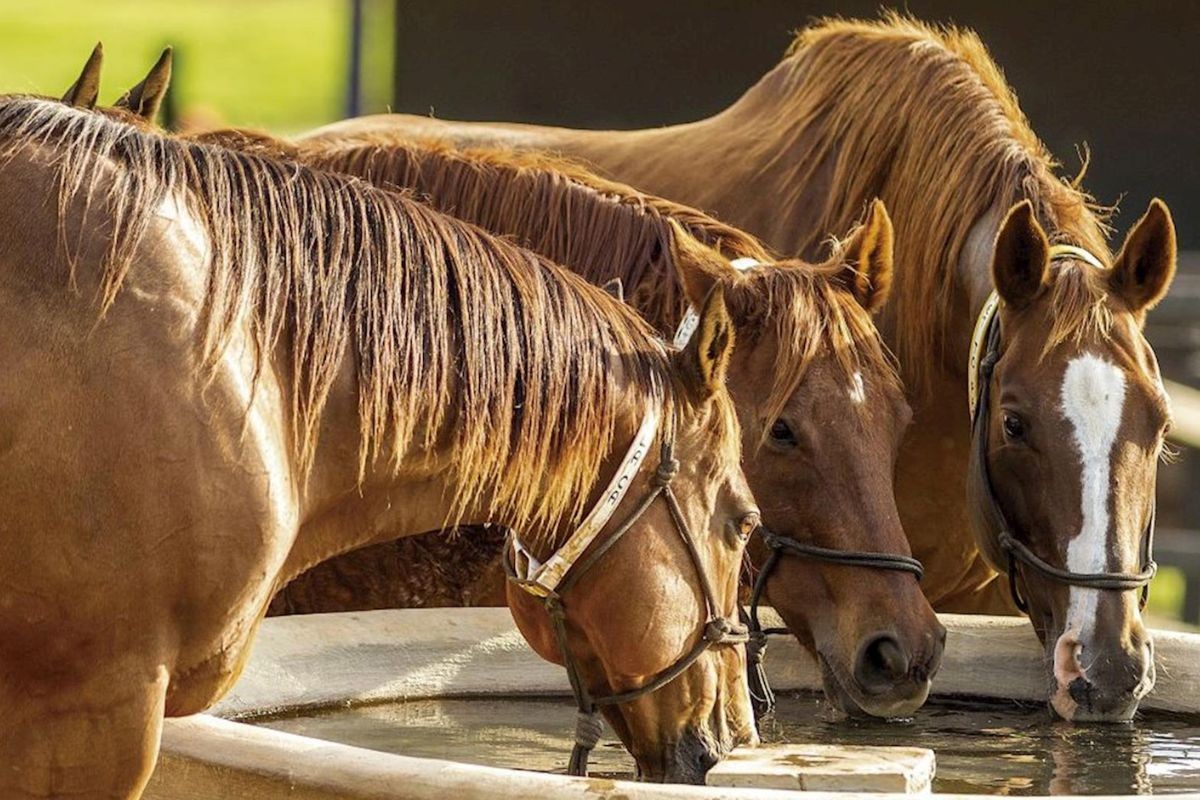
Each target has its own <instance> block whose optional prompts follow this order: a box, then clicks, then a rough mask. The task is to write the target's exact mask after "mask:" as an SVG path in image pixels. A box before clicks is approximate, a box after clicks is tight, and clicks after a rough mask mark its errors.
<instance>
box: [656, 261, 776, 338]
mask: <svg viewBox="0 0 1200 800" xmlns="http://www.w3.org/2000/svg"><path fill="white" fill-rule="evenodd" d="M729 263H730V264H731V265H732V266H733V268H734V269H736V270H737V271H738V272H746V271H747V270H751V269H754V268H755V267H760V266H762V263H761V262H760V261H758V260H757V259H754V258H735V259H734V260H733V261H730V262H729ZM699 324H700V314H699V313H697V311H696V309H694V308H692V307H691V306H688V310H687V312H686V313H684V315H683V319H681V320H679V327H678V328H676V329H675V338H674V339H672V340H671V343H672V344H674V345H675V348H676V349H679V348H682V347H684V346H685V345H686V344H687V343H688V342H690V341H691V340H692V334H693V333H695V332H696V327H697V326H698V325H699Z"/></svg>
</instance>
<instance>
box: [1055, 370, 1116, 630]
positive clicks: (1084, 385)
mask: <svg viewBox="0 0 1200 800" xmlns="http://www.w3.org/2000/svg"><path fill="white" fill-rule="evenodd" d="M1124 409H1125V376H1124V374H1122V372H1121V370H1120V369H1119V368H1117V366H1116V365H1114V364H1112V363H1110V362H1108V361H1105V360H1104V359H1102V358H1100V357H1098V356H1095V355H1091V354H1088V355H1083V356H1080V357H1078V358H1075V359H1072V360H1071V362H1070V363H1069V364H1067V371H1066V373H1065V374H1064V375H1063V382H1062V412H1063V415H1064V416H1065V417H1066V418H1067V421H1068V422H1070V423H1071V427H1072V428H1073V429H1074V434H1075V436H1074V439H1075V447H1076V448H1077V449H1078V451H1079V460H1080V466H1081V468H1082V473H1081V475H1080V484H1081V488H1082V491H1081V497H1080V508H1081V512H1082V520H1083V522H1082V524H1081V526H1080V530H1079V534H1078V535H1077V536H1075V538H1073V539H1072V540H1071V541H1070V543H1069V544H1068V545H1067V569H1069V570H1071V571H1072V572H1104V571H1106V570H1107V568H1108V558H1107V555H1108V549H1109V548H1108V528H1109V512H1108V506H1109V495H1110V494H1111V491H1112V480H1111V477H1112V475H1111V473H1112V449H1113V444H1114V443H1115V442H1116V440H1117V431H1118V430H1120V428H1121V416H1122V414H1123V412H1124ZM1099 599H1100V590H1099V589H1085V588H1082V587H1079V586H1072V587H1071V588H1070V599H1069V602H1068V606H1067V620H1066V625H1065V630H1067V631H1070V630H1071V629H1072V628H1073V629H1074V633H1075V635H1076V637H1079V638H1080V639H1083V638H1086V637H1087V635H1088V634H1089V633H1090V631H1091V627H1092V624H1093V623H1094V622H1095V618H1096V606H1097V604H1098V602H1099Z"/></svg>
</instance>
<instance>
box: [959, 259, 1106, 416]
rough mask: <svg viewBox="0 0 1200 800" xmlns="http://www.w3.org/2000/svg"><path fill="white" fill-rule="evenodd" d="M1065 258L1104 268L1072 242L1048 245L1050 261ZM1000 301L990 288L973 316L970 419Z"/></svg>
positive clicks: (968, 359)
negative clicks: (986, 347) (980, 367)
mask: <svg viewBox="0 0 1200 800" xmlns="http://www.w3.org/2000/svg"><path fill="white" fill-rule="evenodd" d="M1067 258H1077V259H1079V260H1080V261H1082V262H1084V263H1085V264H1088V265H1090V266H1093V267H1095V268H1096V269H1106V267H1105V266H1104V264H1103V263H1102V262H1101V261H1100V259H1098V258H1096V257H1095V256H1094V255H1092V254H1091V253H1090V252H1088V251H1087V250H1084V249H1083V248H1082V247H1076V246H1075V245H1073V244H1055V245H1051V246H1050V253H1049V260H1050V261H1052V262H1053V261H1061V260H1063V259H1067ZM1000 303H1001V300H1000V295H998V294H997V293H996V291H995V290H992V293H991V294H989V295H988V298H987V300H985V301H984V302H983V308H981V309H980V310H979V316H977V317H976V318H975V329H974V330H973V331H972V332H971V350H970V355H969V356H968V357H967V411H968V412H969V414H970V418H971V419H975V406H976V404H977V403H978V402H979V362H980V359H982V358H983V350H984V345H986V344H987V338H988V331H989V330H990V329H991V327H992V320H993V319H995V317H996V312H997V311H999V310H1000Z"/></svg>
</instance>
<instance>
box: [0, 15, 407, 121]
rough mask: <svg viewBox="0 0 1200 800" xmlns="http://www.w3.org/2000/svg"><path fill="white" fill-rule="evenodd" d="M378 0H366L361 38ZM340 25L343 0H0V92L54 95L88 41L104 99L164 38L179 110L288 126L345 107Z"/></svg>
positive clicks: (377, 93) (377, 85) (345, 46)
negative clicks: (101, 54) (100, 55)
mask: <svg viewBox="0 0 1200 800" xmlns="http://www.w3.org/2000/svg"><path fill="white" fill-rule="evenodd" d="M389 6H390V3H387V2H373V3H370V4H369V17H368V19H369V20H370V22H371V24H372V27H371V30H369V31H368V36H367V39H368V42H369V43H370V44H372V45H378V43H379V41H380V39H381V38H383V39H384V41H386V40H387V39H388V37H387V36H386V33H387V31H386V29H387V28H389V27H390V21H389V20H390V14H388V13H386V9H387V7H389ZM349 25H350V3H349V0H159V1H157V2H154V1H152V0H49V2H43V3H30V2H16V1H14V0H0V92H2V93H12V92H36V93H39V94H50V95H55V96H57V95H61V94H62V92H63V91H64V90H65V89H66V88H67V86H68V85H70V83H71V82H72V81H73V80H74V79H75V76H76V75H77V74H78V72H79V69H80V67H82V65H83V62H84V60H85V59H86V58H87V55H88V53H89V52H90V51H91V48H92V46H93V45H94V44H95V43H96V41H98V40H99V41H103V43H104V48H105V65H104V73H103V82H102V86H101V102H104V103H108V102H111V101H112V100H115V99H116V97H117V96H118V95H119V94H120V93H121V92H122V91H124V90H125V89H127V88H128V87H129V86H131V85H132V84H134V83H136V82H137V81H138V80H140V79H141V77H142V76H143V75H144V74H145V72H146V70H147V69H148V68H149V66H150V65H151V64H152V63H153V62H154V59H155V58H156V57H157V56H158V53H159V52H160V51H161V50H162V48H163V47H164V46H165V45H168V44H169V45H172V46H174V47H175V48H176V64H177V73H176V80H175V82H174V84H173V91H176V92H178V95H177V96H176V98H175V99H176V101H177V107H178V108H179V109H180V110H181V111H182V112H183V113H185V114H196V113H201V114H204V115H206V116H207V115H210V114H211V115H213V116H214V117H215V120H216V121H222V122H226V123H229V124H236V125H250V126H259V127H267V128H271V129H273V130H277V131H282V132H289V131H298V130H302V129H304V128H308V127H312V126H314V125H319V124H322V123H325V122H328V121H331V120H334V119H338V118H340V117H341V116H343V115H344V108H345V91H346V72H347V53H348V50H349ZM381 33H382V34H384V35H383V36H381ZM370 55H371V57H370V58H369V59H368V62H367V63H368V68H369V70H368V75H367V80H366V83H367V87H368V92H369V96H370V97H371V98H372V102H370V103H368V106H367V108H368V110H381V109H382V107H383V106H384V105H385V103H386V91H387V87H388V86H389V85H390V80H389V76H388V75H387V74H386V72H387V70H388V65H387V59H386V57H380V56H379V54H378V48H376V52H375V53H372V54H370Z"/></svg>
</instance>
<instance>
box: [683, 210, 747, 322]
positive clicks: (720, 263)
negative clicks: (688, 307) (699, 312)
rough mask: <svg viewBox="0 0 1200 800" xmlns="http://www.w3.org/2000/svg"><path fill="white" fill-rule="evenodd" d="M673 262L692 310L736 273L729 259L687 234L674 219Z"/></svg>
mask: <svg viewBox="0 0 1200 800" xmlns="http://www.w3.org/2000/svg"><path fill="white" fill-rule="evenodd" d="M671 260H672V261H674V262H675V274H676V276H677V277H678V278H679V285H680V286H681V287H682V288H683V294H684V296H686V297H687V299H688V302H689V303H691V304H692V308H699V307H700V306H701V305H702V304H703V303H704V302H705V299H706V298H707V297H708V296H709V294H710V293H711V292H712V289H713V287H714V286H716V285H717V284H718V283H720V282H721V280H722V279H723V278H724V279H729V278H730V277H731V276H733V275H736V274H737V271H736V270H735V269H734V268H733V266H732V265H730V263H729V259H727V258H725V256H723V255H721V254H720V253H719V252H718V251H717V250H714V249H713V248H711V247H709V246H708V245H706V244H704V243H703V242H701V241H700V240H699V239H697V238H696V237H695V236H692V235H691V234H690V233H688V232H687V231H685V230H684V229H683V226H681V225H680V224H679V223H678V222H676V221H675V220H671Z"/></svg>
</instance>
